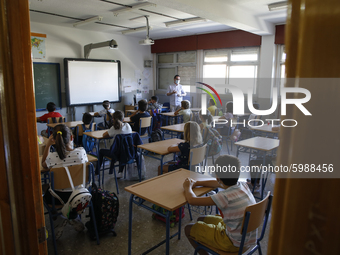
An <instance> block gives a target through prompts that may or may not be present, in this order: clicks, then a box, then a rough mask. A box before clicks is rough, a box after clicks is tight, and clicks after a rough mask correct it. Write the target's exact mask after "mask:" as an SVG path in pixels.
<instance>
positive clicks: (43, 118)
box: [37, 102, 63, 137]
mask: <svg viewBox="0 0 340 255" xmlns="http://www.w3.org/2000/svg"><path fill="white" fill-rule="evenodd" d="M46 109H47V111H48V113H45V114H44V115H43V116H40V117H37V122H47V119H48V118H59V117H63V116H62V115H61V114H60V113H59V112H55V110H56V105H55V103H53V102H49V103H48V104H47V106H46ZM41 135H42V136H45V137H48V136H47V129H46V130H43V131H41Z"/></svg>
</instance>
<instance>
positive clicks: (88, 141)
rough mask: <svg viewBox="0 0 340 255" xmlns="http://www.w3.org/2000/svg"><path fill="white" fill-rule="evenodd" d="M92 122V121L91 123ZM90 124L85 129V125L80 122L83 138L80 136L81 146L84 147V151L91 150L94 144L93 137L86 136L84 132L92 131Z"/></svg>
mask: <svg viewBox="0 0 340 255" xmlns="http://www.w3.org/2000/svg"><path fill="white" fill-rule="evenodd" d="M92 124H93V123H92ZM92 124H91V125H90V127H89V128H88V129H86V127H85V125H84V124H82V127H83V138H82V144H83V147H84V149H85V151H86V152H87V153H88V152H92V150H93V148H94V145H95V139H94V138H92V137H88V136H87V135H86V134H85V133H86V132H92Z"/></svg>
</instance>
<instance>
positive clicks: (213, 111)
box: [208, 98, 217, 116]
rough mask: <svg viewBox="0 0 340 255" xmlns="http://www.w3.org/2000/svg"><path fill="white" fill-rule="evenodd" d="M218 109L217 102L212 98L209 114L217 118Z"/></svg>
mask: <svg viewBox="0 0 340 255" xmlns="http://www.w3.org/2000/svg"><path fill="white" fill-rule="evenodd" d="M216 109H217V107H216V105H215V101H214V100H213V99H212V98H210V100H209V107H208V110H209V112H210V113H211V115H212V116H215V111H216Z"/></svg>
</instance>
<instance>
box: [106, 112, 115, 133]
mask: <svg viewBox="0 0 340 255" xmlns="http://www.w3.org/2000/svg"><path fill="white" fill-rule="evenodd" d="M104 124H105V125H104V126H105V128H106V129H110V128H111V127H112V126H113V114H111V113H110V112H109V111H107V112H106V115H105V116H104Z"/></svg>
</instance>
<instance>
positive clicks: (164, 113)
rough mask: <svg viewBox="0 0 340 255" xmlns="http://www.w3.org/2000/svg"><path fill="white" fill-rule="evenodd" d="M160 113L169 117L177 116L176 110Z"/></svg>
mask: <svg viewBox="0 0 340 255" xmlns="http://www.w3.org/2000/svg"><path fill="white" fill-rule="evenodd" d="M160 114H162V115H164V116H168V117H175V116H176V115H175V112H161V113H160Z"/></svg>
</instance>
